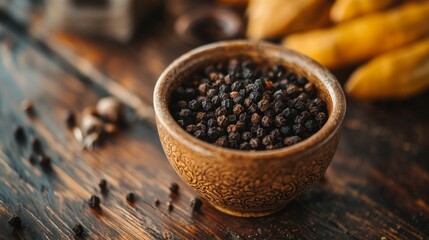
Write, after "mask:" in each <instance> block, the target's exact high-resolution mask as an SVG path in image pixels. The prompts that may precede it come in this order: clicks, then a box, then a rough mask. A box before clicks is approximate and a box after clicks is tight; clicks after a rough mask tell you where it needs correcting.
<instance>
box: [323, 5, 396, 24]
mask: <svg viewBox="0 0 429 240" xmlns="http://www.w3.org/2000/svg"><path fill="white" fill-rule="evenodd" d="M397 2H398V0H337V1H336V2H335V3H334V5H333V6H332V8H331V13H330V17H331V20H332V21H334V22H343V21H346V20H350V19H353V18H356V17H360V16H363V15H366V14H369V13H374V12H378V11H380V10H384V9H386V8H388V7H390V6H392V5H394V4H395V3H397Z"/></svg>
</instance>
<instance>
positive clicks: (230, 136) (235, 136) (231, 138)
mask: <svg viewBox="0 0 429 240" xmlns="http://www.w3.org/2000/svg"><path fill="white" fill-rule="evenodd" d="M240 138H241V137H240V134H239V133H238V132H230V133H229V134H228V140H229V141H238V140H240Z"/></svg>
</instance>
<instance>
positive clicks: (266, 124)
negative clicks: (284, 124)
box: [261, 116, 273, 127]
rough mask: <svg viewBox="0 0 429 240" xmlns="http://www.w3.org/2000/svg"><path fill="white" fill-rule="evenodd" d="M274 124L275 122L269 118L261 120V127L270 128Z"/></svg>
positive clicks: (265, 117)
mask: <svg viewBox="0 0 429 240" xmlns="http://www.w3.org/2000/svg"><path fill="white" fill-rule="evenodd" d="M272 123H273V121H272V120H271V118H270V117H268V116H264V117H262V119H261V125H262V126H264V127H270V126H271V124H272Z"/></svg>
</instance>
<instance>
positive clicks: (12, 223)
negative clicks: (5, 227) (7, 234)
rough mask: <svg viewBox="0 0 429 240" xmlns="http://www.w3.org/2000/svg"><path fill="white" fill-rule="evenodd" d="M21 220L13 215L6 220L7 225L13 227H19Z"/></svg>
mask: <svg viewBox="0 0 429 240" xmlns="http://www.w3.org/2000/svg"><path fill="white" fill-rule="evenodd" d="M21 222H22V221H21V218H20V217H18V216H13V217H11V218H10V219H9V221H8V223H9V225H10V226H11V227H14V228H19V227H20V226H21Z"/></svg>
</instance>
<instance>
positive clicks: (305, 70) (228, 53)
mask: <svg viewBox="0 0 429 240" xmlns="http://www.w3.org/2000/svg"><path fill="white" fill-rule="evenodd" d="M237 57H244V58H250V59H253V60H254V61H256V62H265V63H269V64H282V65H284V66H285V67H286V69H287V70H289V71H291V72H294V73H296V74H297V75H298V76H304V77H306V78H307V79H308V80H309V81H310V82H312V83H314V84H315V85H316V86H317V89H318V96H319V97H320V98H322V99H323V100H324V101H325V102H326V104H327V109H328V115H329V116H328V120H327V122H326V123H325V125H324V126H323V127H322V128H321V129H320V130H319V131H318V132H316V133H315V134H313V135H312V136H311V137H309V138H307V139H305V140H304V141H302V142H300V143H298V144H295V145H293V146H290V147H285V148H280V149H275V150H268V151H242V150H234V149H228V148H221V147H218V146H215V145H213V144H210V143H207V142H204V141H202V140H199V139H197V138H195V137H193V136H191V135H189V134H188V133H186V132H185V131H184V130H183V129H182V128H181V127H180V126H179V125H178V124H177V123H176V122H175V120H174V119H173V116H172V115H171V113H170V111H169V104H170V99H171V98H170V97H171V95H172V92H173V91H174V90H175V89H176V88H177V87H178V86H179V85H180V84H181V83H182V82H183V81H186V80H187V79H188V77H189V76H190V75H191V74H193V73H194V72H195V71H198V70H200V69H201V68H204V67H206V66H208V65H209V64H211V63H216V62H221V61H225V60H227V59H231V58H237ZM154 104H155V112H156V114H157V119H158V122H159V123H158V124H163V125H164V127H166V129H168V131H169V133H170V134H172V135H175V136H176V137H180V138H183V140H184V141H185V142H186V141H188V140H189V141H191V142H190V143H191V144H195V143H196V144H197V145H196V146H195V148H196V150H201V149H199V148H200V147H202V148H205V150H209V151H210V150H215V151H216V150H219V149H222V151H226V152H229V153H237V152H238V153H237V154H240V155H242V154H245V155H246V154H248V153H250V154H251V155H250V156H256V157H257V156H258V155H259V154H267V153H274V152H276V153H277V152H284V153H285V152H291V153H292V152H295V151H300V150H301V151H302V150H303V149H307V150H308V149H309V148H310V147H309V146H311V147H316V146H317V145H318V144H320V143H321V142H323V141H324V139H326V138H329V137H330V136H332V135H333V134H334V133H335V132H336V130H337V128H338V127H339V125H340V123H341V122H342V119H343V117H344V114H345V97H344V93H343V91H342V89H341V86H340V85H339V83H338V81H337V80H336V79H335V78H334V77H333V76H332V74H331V73H330V72H329V71H328V70H327V69H326V68H324V67H323V66H321V65H320V64H318V63H317V62H315V61H314V60H312V59H310V58H308V57H306V56H304V55H302V54H300V53H297V52H295V51H292V50H289V49H285V48H282V47H280V46H276V45H273V44H267V43H262V42H255V41H227V42H220V43H215V44H209V45H206V46H203V47H200V48H197V49H195V50H193V51H191V52H189V53H187V54H185V55H183V56H182V57H180V58H179V59H177V60H176V61H174V62H173V63H172V64H171V65H170V66H169V67H168V68H167V69H166V70H165V71H164V73H163V74H162V75H161V76H160V78H159V80H158V83H157V86H156V88H155V94H154Z"/></svg>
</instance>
